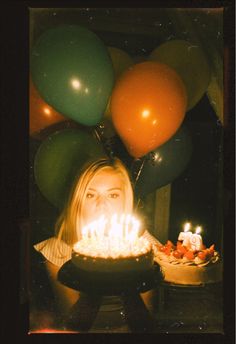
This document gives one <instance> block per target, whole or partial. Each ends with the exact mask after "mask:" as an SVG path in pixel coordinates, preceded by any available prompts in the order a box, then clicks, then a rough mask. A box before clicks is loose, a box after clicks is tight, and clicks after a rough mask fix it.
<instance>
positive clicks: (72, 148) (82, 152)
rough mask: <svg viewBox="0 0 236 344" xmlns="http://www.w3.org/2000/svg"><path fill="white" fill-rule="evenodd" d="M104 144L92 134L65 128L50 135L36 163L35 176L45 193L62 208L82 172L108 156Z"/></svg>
mask: <svg viewBox="0 0 236 344" xmlns="http://www.w3.org/2000/svg"><path fill="white" fill-rule="evenodd" d="M104 155H105V154H104V150H103V147H102V145H101V144H100V143H99V142H98V141H97V140H96V139H95V138H94V137H93V136H92V135H90V134H88V133H87V132H83V131H81V130H78V129H65V130H62V131H59V132H56V133H54V134H52V135H51V136H49V137H48V138H47V139H46V140H45V141H44V142H43V143H42V144H41V145H40V147H39V149H38V151H37V153H36V156H35V160H34V175H35V180H36V184H37V186H38V188H39V190H40V191H41V193H42V194H43V195H44V196H45V197H46V198H47V200H48V201H50V202H51V203H52V204H53V205H55V206H56V207H58V208H60V209H61V208H62V207H63V206H64V204H65V201H66V200H67V197H68V196H69V193H70V189H71V186H72V184H73V182H74V180H75V177H76V176H77V175H78V172H79V169H80V168H81V167H82V166H83V165H84V164H85V163H86V162H88V161H89V160H90V159H95V158H97V157H101V156H104Z"/></svg>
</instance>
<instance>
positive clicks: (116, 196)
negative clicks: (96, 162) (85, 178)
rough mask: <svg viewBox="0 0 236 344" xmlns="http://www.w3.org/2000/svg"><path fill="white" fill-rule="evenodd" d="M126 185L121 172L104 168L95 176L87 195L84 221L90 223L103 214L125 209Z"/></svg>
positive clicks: (119, 211) (84, 206)
mask: <svg viewBox="0 0 236 344" xmlns="http://www.w3.org/2000/svg"><path fill="white" fill-rule="evenodd" d="M123 205H124V185H123V182H122V177H121V175H120V174H119V173H116V172H115V171H113V170H112V169H111V170H102V171H100V172H98V174H97V175H96V176H95V177H93V179H92V181H91V183H90V185H89V188H88V190H87V192H86V195H85V201H84V205H83V221H84V223H85V224H86V223H89V222H91V221H93V220H94V219H97V218H98V217H100V216H101V215H105V216H111V215H113V214H115V213H116V214H119V213H122V212H123V211H124V208H123Z"/></svg>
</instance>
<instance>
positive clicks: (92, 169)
mask: <svg viewBox="0 0 236 344" xmlns="http://www.w3.org/2000/svg"><path fill="white" fill-rule="evenodd" d="M133 202H134V201H133V190H132V185H131V181H130V178H129V175H128V172H127V170H126V168H125V166H124V165H123V164H122V162H121V161H120V160H119V159H117V158H112V159H111V158H101V159H99V160H96V161H94V162H93V163H90V164H89V165H87V166H85V168H84V169H83V172H82V173H80V175H79V177H78V178H77V179H76V181H75V183H74V187H73V188H72V192H71V195H70V197H69V200H68V202H67V205H66V206H65V208H64V210H63V212H62V214H61V216H60V217H59V219H58V221H57V223H56V230H55V237H52V238H50V239H48V240H45V241H43V242H40V243H38V244H36V245H34V248H35V249H36V250H37V251H39V252H40V253H41V254H42V255H43V256H44V257H45V258H46V260H45V265H46V269H47V272H48V275H49V279H50V281H51V284H52V287H53V291H54V294H55V300H56V304H57V306H58V309H59V311H60V312H61V314H64V315H65V317H66V316H67V314H69V312H70V310H71V309H72V306H73V305H74V304H75V303H76V302H77V301H78V299H79V298H80V297H81V294H80V293H79V292H77V291H75V290H73V289H70V288H67V287H65V286H63V285H62V284H61V283H60V282H58V280H57V273H58V271H59V269H60V268H61V266H62V265H63V264H64V263H65V262H66V261H68V260H70V259H71V253H72V247H73V245H74V244H75V243H76V242H77V241H78V240H79V239H80V238H81V230H82V228H83V227H84V226H85V225H86V224H87V223H89V222H91V220H92V219H94V218H98V217H99V216H101V215H102V214H106V215H107V216H109V215H112V214H114V213H117V214H121V213H132V212H133ZM144 235H145V236H146V237H147V238H148V239H149V240H150V241H151V242H152V243H153V244H154V245H155V244H157V245H158V244H159V242H158V241H157V240H156V239H155V238H154V237H152V236H151V235H150V234H149V233H148V232H147V231H145V233H144ZM83 297H84V298H86V297H85V295H83ZM87 301H88V300H87ZM90 306H91V307H92V306H95V308H94V314H95V313H96V305H95V304H94V303H92V304H91V305H90ZM97 306H98V305H97Z"/></svg>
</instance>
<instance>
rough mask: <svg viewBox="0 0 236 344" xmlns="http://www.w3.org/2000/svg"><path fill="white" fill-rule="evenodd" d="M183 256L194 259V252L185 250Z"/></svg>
mask: <svg viewBox="0 0 236 344" xmlns="http://www.w3.org/2000/svg"><path fill="white" fill-rule="evenodd" d="M184 257H186V258H188V259H189V260H192V259H194V253H193V251H187V252H186V253H185V254H184Z"/></svg>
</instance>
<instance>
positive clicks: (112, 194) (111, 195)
mask: <svg viewBox="0 0 236 344" xmlns="http://www.w3.org/2000/svg"><path fill="white" fill-rule="evenodd" d="M119 196H120V195H119V194H118V193H111V194H109V195H108V197H109V198H118V197H119Z"/></svg>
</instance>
